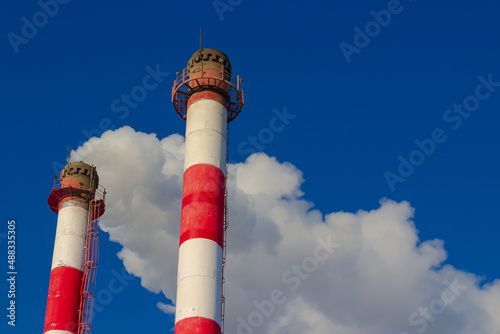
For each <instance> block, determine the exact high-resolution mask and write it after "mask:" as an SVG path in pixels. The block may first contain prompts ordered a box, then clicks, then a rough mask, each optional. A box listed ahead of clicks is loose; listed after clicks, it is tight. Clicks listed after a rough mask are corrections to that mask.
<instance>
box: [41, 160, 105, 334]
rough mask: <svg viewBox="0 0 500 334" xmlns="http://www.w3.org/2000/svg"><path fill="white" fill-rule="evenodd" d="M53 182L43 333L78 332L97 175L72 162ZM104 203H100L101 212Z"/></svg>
mask: <svg viewBox="0 0 500 334" xmlns="http://www.w3.org/2000/svg"><path fill="white" fill-rule="evenodd" d="M56 181H57V179H56V180H55V182H54V187H53V189H52V192H51V193H50V196H49V199H48V203H49V206H50V208H51V209H52V211H54V212H55V213H57V214H58V216H57V229H56V238H55V243H54V253H53V256H52V268H51V273H50V283H49V294H48V298H47V309H46V313H45V326H44V333H45V334H70V333H73V334H75V333H77V332H78V321H79V312H78V311H79V308H80V300H81V298H80V292H81V288H82V277H83V271H84V265H85V263H84V260H85V249H84V247H85V238H86V234H87V222H88V214H89V204H90V202H91V201H92V200H93V199H94V198H95V192H96V189H97V186H98V184H99V179H98V176H97V172H96V170H95V167H94V166H91V165H88V164H86V163H84V162H81V161H80V162H71V163H69V164H68V165H66V167H65V168H64V169H63V171H62V172H61V178H60V183H58V182H56ZM103 211H104V206H103V204H102V211H101V212H100V213H99V215H100V214H102V212H103Z"/></svg>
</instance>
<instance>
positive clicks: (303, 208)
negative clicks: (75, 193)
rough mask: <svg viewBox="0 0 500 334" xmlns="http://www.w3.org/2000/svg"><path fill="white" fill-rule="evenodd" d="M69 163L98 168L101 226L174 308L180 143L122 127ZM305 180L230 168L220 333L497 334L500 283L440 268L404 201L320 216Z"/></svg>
mask: <svg viewBox="0 0 500 334" xmlns="http://www.w3.org/2000/svg"><path fill="white" fill-rule="evenodd" d="M73 158H74V159H75V160H83V161H86V162H87V163H93V164H95V165H96V166H97V169H98V172H99V177H100V180H101V183H102V184H103V185H105V186H106V189H107V191H108V194H107V197H106V198H107V208H106V214H105V215H104V216H103V218H102V219H101V227H102V229H103V230H104V231H106V232H108V233H109V234H110V236H111V240H113V241H116V242H118V243H120V244H121V245H122V246H123V248H122V250H121V251H120V252H119V254H118V256H119V257H120V259H122V260H123V263H124V265H125V267H126V269H127V271H128V272H130V273H132V274H134V275H136V276H138V277H140V278H141V282H142V285H143V286H144V287H145V288H146V289H148V290H149V291H152V292H155V293H160V292H162V293H163V294H164V295H165V297H166V298H168V299H170V300H173V301H174V302H175V289H176V274H177V273H176V271H177V254H178V233H179V222H180V207H181V205H180V204H181V192H182V170H183V160H184V138H183V137H182V136H180V135H177V134H175V135H171V136H169V137H167V138H164V139H161V140H160V139H158V138H157V137H156V135H155V134H145V133H141V132H136V131H135V130H133V129H132V128H130V127H123V128H121V129H118V130H115V131H108V132H105V133H104V134H103V135H102V137H101V138H91V139H90V140H89V141H88V142H87V143H85V144H84V145H83V146H82V147H80V148H79V149H78V150H77V151H76V153H75V154H74V155H73ZM302 182H303V178H302V173H301V172H300V171H299V170H298V169H297V168H296V167H295V166H293V165H292V164H289V163H281V162H279V161H277V160H276V159H275V158H272V157H269V156H267V155H265V154H262V153H261V154H254V155H252V156H250V157H249V158H248V159H247V160H246V161H245V162H244V163H239V164H235V165H231V166H230V168H229V183H228V184H229V195H230V197H229V223H230V228H229V232H228V254H227V256H228V265H227V267H226V271H225V276H226V278H227V279H226V285H225V287H226V296H227V305H226V332H227V333H229V334H235V333H237V334H240V333H245V334H248V333H259V334H263V333H265V334H271V333H272V334H275V333H276V334H277V333H287V334H299V333H300V334H303V333H315V334H337V333H338V334H340V333H342V334H387V333H394V334H413V333H424V332H425V333H428V334H442V333H454V334H470V333H475V334H483V333H484V334H498V333H500V317H498V315H499V314H500V282H499V281H498V280H496V281H495V282H493V283H492V284H490V285H487V286H483V287H480V285H479V283H480V278H479V277H477V276H475V275H473V274H470V273H466V272H463V271H460V270H457V269H455V268H454V267H452V266H450V265H443V262H444V261H445V259H446V256H447V255H446V252H445V250H444V248H443V242H442V241H440V240H429V241H420V240H419V239H418V235H417V230H416V228H415V225H414V223H413V221H412V217H413V211H414V210H413V208H412V207H411V206H410V204H409V203H407V202H401V203H396V202H393V201H390V200H385V199H384V200H382V201H381V202H380V207H379V208H377V209H375V210H371V211H363V210H360V211H358V212H356V213H347V212H335V213H329V214H325V215H324V214H322V213H321V212H319V211H317V210H314V209H313V204H312V203H311V202H308V201H306V200H305V199H303V198H302V196H303V193H302V191H301V189H300V186H301V184H302ZM157 306H158V308H160V309H161V310H162V311H163V312H165V313H167V314H171V313H173V312H174V307H173V306H172V305H167V304H165V303H162V302H159V303H158V304H157Z"/></svg>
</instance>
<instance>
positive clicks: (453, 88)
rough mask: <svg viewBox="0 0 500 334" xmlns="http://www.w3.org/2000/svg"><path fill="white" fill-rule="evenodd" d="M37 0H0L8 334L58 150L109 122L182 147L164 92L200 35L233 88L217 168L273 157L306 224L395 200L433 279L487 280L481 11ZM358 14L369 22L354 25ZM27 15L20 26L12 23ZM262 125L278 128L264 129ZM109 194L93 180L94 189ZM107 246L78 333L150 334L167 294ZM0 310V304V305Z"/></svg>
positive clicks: (490, 62)
mask: <svg viewBox="0 0 500 334" xmlns="http://www.w3.org/2000/svg"><path fill="white" fill-rule="evenodd" d="M40 3H42V4H44V3H45V2H44V1H43V0H42V1H40V2H36V1H23V2H10V3H8V4H7V3H5V4H4V10H3V11H2V13H1V14H0V15H1V20H0V28H1V29H0V32H1V33H3V36H4V37H3V40H2V43H1V44H0V48H1V50H0V55H1V66H0V71H1V73H0V76H1V77H2V80H1V81H0V89H1V92H2V98H1V99H0V108H1V110H2V115H3V117H4V121H3V122H1V130H2V137H3V140H2V144H1V145H2V156H3V157H4V159H3V161H4V163H3V164H2V167H1V168H2V175H3V176H4V178H3V189H4V195H3V198H4V200H3V210H2V211H3V214H2V216H3V220H4V222H3V227H2V228H1V229H0V233H4V234H5V233H7V232H6V231H7V221H8V220H10V219H15V220H16V226H17V230H16V233H17V234H16V235H17V268H18V276H17V291H16V292H17V293H16V302H17V305H18V309H17V316H18V318H17V325H16V327H15V328H12V327H10V326H7V325H6V321H5V316H2V318H3V319H4V320H3V321H2V324H1V325H0V326H1V327H2V328H6V329H7V330H8V333H31V332H35V331H42V329H43V322H44V315H45V303H46V295H47V289H48V283H49V275H50V264H51V257H52V246H53V242H54V235H55V227H56V219H57V217H56V215H55V214H54V213H52V212H51V210H50V209H49V207H48V206H47V204H46V200H47V197H48V195H49V193H50V189H51V186H52V177H53V175H54V174H55V173H56V172H58V171H59V170H60V166H61V165H63V164H65V161H66V157H67V152H68V149H72V150H76V149H77V148H78V147H79V146H80V145H82V144H83V143H85V142H86V141H87V140H88V139H89V138H90V137H93V136H96V137H100V136H101V134H102V132H104V131H106V130H109V129H111V130H114V129H118V128H121V127H123V126H130V127H131V128H133V129H134V130H135V132H143V133H146V134H151V133H155V134H156V136H157V137H158V139H163V138H165V137H168V136H170V135H171V134H175V133H178V134H181V135H183V134H184V127H185V122H184V121H182V120H181V119H180V118H179V117H178V116H177V115H176V113H175V110H174V109H173V106H172V103H171V101H170V95H171V87H172V83H173V80H174V77H175V72H177V71H181V70H182V69H183V68H184V67H185V66H186V64H187V61H188V60H189V58H190V56H191V55H192V54H193V53H194V52H195V51H196V50H197V49H198V45H199V29H200V27H202V29H203V39H202V46H203V47H212V48H217V49H219V50H221V51H223V52H225V53H226V54H227V55H228V56H229V58H230V60H231V62H232V66H233V73H235V74H239V75H240V76H241V77H242V78H243V80H244V81H243V87H244V92H245V106H244V108H243V113H242V114H241V115H240V116H239V117H238V118H237V119H236V120H235V121H234V123H232V124H231V132H230V148H229V153H230V160H231V161H232V162H233V163H243V162H244V161H245V160H246V159H247V157H248V156H249V155H250V154H251V153H253V152H254V151H255V152H264V153H265V154H266V155H267V156H270V157H275V158H276V159H277V161H279V162H280V163H283V162H289V163H290V164H292V165H294V166H295V167H296V169H297V170H300V171H301V172H302V177H303V179H304V182H303V184H302V185H301V186H300V189H301V191H302V192H303V194H304V195H303V197H304V198H305V199H307V201H309V202H312V203H314V209H316V210H318V212H320V213H321V215H326V214H329V213H331V212H340V211H345V212H352V213H356V212H357V211H358V210H366V211H370V210H376V209H378V208H379V206H380V204H379V201H380V200H381V199H383V198H387V199H390V200H393V201H395V202H401V201H408V202H409V203H410V205H411V207H413V208H414V209H415V213H414V217H413V221H414V223H415V227H416V230H418V237H419V238H420V240H421V241H425V240H433V239H440V240H443V241H444V246H443V247H444V249H445V250H446V252H447V258H446V260H444V262H442V263H439V264H438V266H437V267H438V269H439V268H441V267H443V266H445V265H451V266H453V267H454V268H456V270H459V271H460V272H466V273H471V274H474V275H476V276H477V277H478V278H481V279H482V280H480V281H478V282H476V283H477V286H476V288H477V289H481V287H482V286H483V285H484V284H490V283H493V282H494V280H495V279H496V278H499V277H500V270H499V269H498V266H497V265H496V264H497V263H498V262H499V260H500V259H499V255H498V254H499V253H500V252H499V251H500V249H499V246H498V242H497V239H498V237H497V235H498V233H499V232H500V229H499V227H498V226H499V224H498V223H499V221H498V217H497V215H496V214H495V212H496V209H495V208H496V207H498V199H499V191H498V189H500V177H499V176H498V170H499V167H500V160H499V156H498V151H499V148H500V132H499V131H498V124H499V123H500V113H499V111H500V66H499V63H498V59H500V40H499V39H498V36H499V34H500V25H499V24H498V12H499V10H500V5H499V4H498V2H495V1H485V0H481V1H440V2H439V3H431V2H429V1H417V0H413V1H411V0H401V2H396V1H386V0H384V1H378V0H377V1H356V3H352V2H348V1H341V2H329V1H321V2H318V3H308V2H294V3H290V2H287V1H268V2H259V3H255V2H250V1H244V0H243V1H232V2H230V1H227V0H220V1H214V2H211V1H205V2H202V1H186V2H184V3H173V2H172V3H171V2H166V1H149V2H147V3H144V2H139V1H126V2H121V3H119V4H118V3H117V4H110V3H107V4H103V3H98V2H78V1H68V2H67V3H65V4H60V3H58V5H57V6H58V7H57V10H56V8H55V7H54V6H52V7H47V8H49V9H48V10H49V11H52V17H51V16H49V15H43V14H39V12H40V11H43V9H42V7H44V5H41V4H40ZM47 3H54V2H50V1H47ZM230 3H232V5H231V4H230ZM382 10H384V12H383V13H390V19H389V18H388V17H387V16H383V14H380V13H381V11H382ZM377 13H378V14H377ZM381 15H382V16H381ZM376 17H378V18H379V20H382V21H383V22H382V21H380V22H382V24H381V23H370V22H376ZM34 21H35V22H38V27H35V28H36V30H35V31H30V28H29V27H24V26H26V25H27V23H26V22H29V24H28V25H30V24H32V23H33V22H34ZM366 29H368V31H366ZM370 29H373V30H370ZM359 31H362V35H359ZM23 34H24V35H23ZM358 35H359V36H358ZM346 45H349V46H346ZM343 48H344V51H343ZM345 48H347V49H345ZM345 50H356V51H355V52H352V53H351V52H349V51H345ZM152 72H156V73H157V76H156V83H157V85H154V86H155V87H154V88H152V89H151V90H142V91H145V92H146V95H145V96H142V97H140V98H139V99H137V100H135V102H136V103H132V104H129V105H128V107H127V106H126V102H123V101H122V100H121V99H122V98H123V94H129V95H130V94H131V92H133V91H134V89H135V88H136V87H137V86H141V85H143V80H144V78H145V77H146V76H147V75H148V74H149V75H151V73H152ZM488 82H489V83H488ZM136 91H139V90H137V89H136ZM117 100H118V102H115V101H117ZM113 104H114V107H113ZM459 104H462V105H463V104H465V106H464V107H463V108H462V110H461V111H460V112H459V111H456V110H457V109H456V108H459V107H454V105H459ZM118 107H122V109H118ZM449 109H451V110H449ZM278 115H280V116H278ZM283 115H289V116H288V118H286V116H283ZM276 117H278V118H279V119H280V120H281V121H282V122H283V126H282V127H281V126H280V127H279V128H275V130H270V131H269V129H272V128H273V127H272V126H271V124H272V123H273V122H276V121H273V119H276ZM266 129H267V130H266ZM250 137H254V138H256V139H251V138H250ZM252 142H254V143H255V142H256V144H252ZM416 142H418V143H425V144H417V143H416ZM419 145H427V146H424V147H425V148H424V149H422V148H421V147H419ZM426 150H427V151H426ZM403 160H404V161H406V162H403V163H402V162H401V161H403ZM410 161H413V163H412V162H410ZM127 163H130V164H140V163H144V161H142V160H141V159H138V158H137V157H135V156H133V155H130V157H129V161H128V162H127ZM400 164H403V165H406V166H404V167H400ZM409 165H412V166H410V167H409ZM97 167H98V171H99V165H97ZM398 169H400V170H399V171H398ZM257 170H258V171H261V169H257ZM401 170H402V171H403V172H402V173H401ZM285 172H287V173H288V170H286V171H285ZM117 173H118V172H117ZM389 173H390V175H392V176H391V177H392V180H395V179H394V176H396V177H397V180H399V181H393V182H392V183H391V182H388V180H387V177H388V175H389ZM403 180H404V182H401V181H403ZM113 182H114V181H113ZM113 182H111V181H109V182H107V180H106V179H104V178H103V177H101V184H102V185H104V186H105V187H107V190H108V193H113V190H114V189H113V188H110V187H109V185H113V184H114V183H113ZM391 184H392V185H391ZM115 193H116V190H115ZM299 197H300V196H299ZM105 219H106V215H105V216H104V217H103V221H104V224H105ZM145 219H147V218H145ZM1 237H2V234H0V241H1V244H0V246H1V249H2V252H3V253H4V254H6V241H5V239H1ZM109 239H110V237H109V234H108V233H106V232H103V233H102V234H101V250H100V254H101V262H100V266H99V272H98V283H97V289H98V290H99V289H103V288H106V286H107V284H109V282H110V281H111V280H112V279H113V277H116V276H120V279H121V281H120V282H122V283H121V284H122V285H123V289H119V290H120V292H119V293H114V294H113V295H112V300H110V301H109V303H107V305H104V306H103V308H102V311H100V312H98V313H97V315H96V318H95V321H94V326H95V327H94V333H104V332H107V331H110V330H113V331H117V332H133V331H138V330H140V331H155V332H156V331H159V330H164V331H167V332H168V331H169V330H170V328H171V327H172V323H173V317H172V316H171V315H166V314H164V313H162V312H161V311H160V310H159V308H158V307H157V306H156V304H157V303H158V302H160V301H161V302H163V303H168V300H167V299H166V298H165V297H164V296H162V294H156V293H154V292H151V291H148V290H147V289H145V288H144V287H143V286H141V279H140V278H138V277H135V278H132V277H131V276H129V275H127V274H123V273H122V271H123V270H124V265H123V263H122V261H121V260H120V259H119V258H118V257H117V256H116V254H117V253H118V252H119V251H120V250H121V249H122V246H123V245H121V244H120V243H118V242H112V241H110V240H109ZM338 241H339V242H340V243H342V242H341V241H342V240H338ZM304 252H306V251H305V250H304ZM277 261H279V258H278V259H277ZM168 266H169V267H172V268H173V270H174V271H175V267H176V264H175V263H172V264H168ZM3 268H5V266H4V267H3ZM255 270H257V271H258V270H259V269H258V268H255ZM4 271H5V272H6V270H5V269H4ZM143 278H144V277H143ZM174 284H175V283H174ZM234 284H236V283H234ZM243 288H245V287H243ZM6 290H7V286H6V285H5V282H3V283H2V291H6ZM153 290H154V289H153ZM248 290H251V287H248ZM156 292H160V291H156ZM7 302H8V300H7V298H6V296H5V295H4V294H3V297H2V298H1V299H0V303H1V305H2V309H4V306H5V305H7ZM403 320H404V319H403ZM405 321H406V320H405ZM403 329H404V328H403ZM403 329H401V330H403ZM397 330H400V329H399V328H396V329H395V330H394V332H395V333H399V332H397ZM2 331H4V329H2ZM269 332H271V331H270V330H269ZM289 332H290V333H292V331H289ZM360 333H364V332H363V331H361V332H360ZM464 333H465V332H464ZM486 333H488V334H490V333H491V334H493V332H486Z"/></svg>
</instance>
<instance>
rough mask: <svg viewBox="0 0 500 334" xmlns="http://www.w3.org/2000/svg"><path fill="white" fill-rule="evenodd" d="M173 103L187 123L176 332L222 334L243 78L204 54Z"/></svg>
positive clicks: (216, 56)
mask: <svg viewBox="0 0 500 334" xmlns="http://www.w3.org/2000/svg"><path fill="white" fill-rule="evenodd" d="M172 101H173V103H174V107H175V109H176V111H177V113H178V114H179V115H180V116H181V117H182V118H183V119H185V120H186V155H185V162H184V181H183V191H182V211H181V227H180V237H179V265H178V275H177V300H176V314H175V333H176V334H187V333H189V334H191V333H200V334H201V333H203V334H215V333H217V334H220V333H221V332H222V330H223V319H222V318H223V315H222V313H223V304H222V301H223V296H222V284H223V277H222V269H223V251H224V243H225V240H224V230H225V226H224V225H225V187H226V182H225V181H226V178H225V174H226V143H227V131H226V130H227V124H228V122H230V121H232V120H233V119H234V118H235V117H236V116H237V115H238V114H239V112H240V111H241V108H242V106H243V91H242V90H241V89H240V79H239V77H237V80H236V82H235V83H232V82H231V64H230V63H229V59H228V58H227V56H226V55H225V54H224V53H222V52H220V51H218V50H215V49H201V50H199V51H197V52H196V53H195V54H194V55H193V56H192V57H191V59H190V61H189V63H188V67H187V69H185V70H184V71H183V72H182V75H180V74H177V79H176V80H175V82H174V87H173V89H172Z"/></svg>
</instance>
